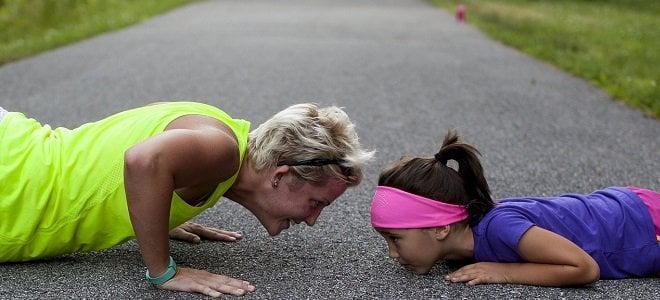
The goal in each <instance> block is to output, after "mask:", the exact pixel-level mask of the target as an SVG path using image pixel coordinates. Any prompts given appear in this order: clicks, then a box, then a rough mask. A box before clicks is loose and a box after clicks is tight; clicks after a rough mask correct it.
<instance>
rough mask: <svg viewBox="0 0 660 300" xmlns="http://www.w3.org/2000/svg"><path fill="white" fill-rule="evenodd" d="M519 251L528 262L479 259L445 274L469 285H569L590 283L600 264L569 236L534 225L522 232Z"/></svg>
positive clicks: (595, 277) (452, 279)
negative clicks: (570, 239) (500, 261)
mask: <svg viewBox="0 0 660 300" xmlns="http://www.w3.org/2000/svg"><path fill="white" fill-rule="evenodd" d="M518 251H519V253H520V256H521V257H522V258H523V259H524V260H525V261H527V262H525V263H491V262H480V263H475V264H471V265H467V266H465V267H462V268H460V269H459V270H457V271H455V272H453V273H451V274H449V275H447V277H446V278H447V279H448V280H449V281H452V282H467V283H468V284H470V285H476V284H486V283H515V284H527V285H539V286H571V285H584V284H589V283H593V282H595V281H597V280H598V279H599V277H600V268H599V267H598V264H597V263H596V261H595V260H594V259H593V258H592V257H591V256H590V255H589V254H587V253H586V252H584V250H582V249H580V247H578V246H577V245H575V244H574V243H573V242H571V241H569V240H568V239H566V238H564V237H562V236H560V235H558V234H555V233H553V232H551V231H548V230H545V229H543V228H540V227H537V226H533V227H531V228H530V229H529V230H527V232H525V234H523V236H522V237H521V238H520V242H519V244H518Z"/></svg>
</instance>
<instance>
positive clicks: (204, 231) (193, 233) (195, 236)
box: [170, 222, 243, 244]
mask: <svg viewBox="0 0 660 300" xmlns="http://www.w3.org/2000/svg"><path fill="white" fill-rule="evenodd" d="M170 237H171V238H173V239H178V240H182V241H186V242H190V243H195V244H196V243H200V242H201V240H202V239H207V240H215V241H224V242H233V241H236V240H238V239H241V238H243V236H242V235H241V234H240V233H238V232H234V231H227V230H222V229H218V228H213V227H206V226H203V225H200V224H197V223H193V222H186V223H184V224H181V225H180V226H178V227H176V228H174V229H172V230H171V231H170Z"/></svg>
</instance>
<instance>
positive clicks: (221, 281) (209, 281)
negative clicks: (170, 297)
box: [158, 267, 254, 297]
mask: <svg viewBox="0 0 660 300" xmlns="http://www.w3.org/2000/svg"><path fill="white" fill-rule="evenodd" d="M158 288H161V289H164V290H170V291H179V292H192V293H200V294H204V295H207V296H210V297H220V296H222V294H231V295H235V296H242V295H245V294H246V293H249V292H252V291H254V286H253V285H251V284H250V283H249V282H247V281H244V280H239V279H234V278H231V277H228V276H224V275H217V274H213V273H210V272H207V271H204V270H197V269H192V268H182V267H178V268H177V272H176V275H175V276H174V277H173V278H172V279H170V280H169V281H167V282H165V283H163V284H161V285H159V286H158Z"/></svg>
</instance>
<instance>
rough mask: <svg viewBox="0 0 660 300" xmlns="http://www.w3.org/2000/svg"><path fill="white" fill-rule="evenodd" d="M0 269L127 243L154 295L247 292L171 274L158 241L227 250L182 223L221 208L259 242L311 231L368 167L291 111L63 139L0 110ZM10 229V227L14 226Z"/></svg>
mask: <svg viewBox="0 0 660 300" xmlns="http://www.w3.org/2000/svg"><path fill="white" fill-rule="evenodd" d="M3 111H4V112H5V113H0V116H1V119H0V141H1V142H0V180H1V181H2V185H0V194H2V195H3V198H2V200H0V262H9V261H27V260H33V259H41V258H47V257H53V256H57V255H61V254H65V253H72V252H85V251H93V250H100V249H106V248H110V247H113V246H115V245H118V244H121V243H123V242H125V241H127V240H129V239H132V238H134V237H135V238H136V239H137V242H138V244H139V246H140V251H141V253H142V257H143V261H144V263H145V264H146V266H147V273H146V277H147V280H148V281H149V282H151V283H152V284H154V285H155V286H157V287H159V288H162V289H167V290H175V291H189V292H198V293H203V294H206V295H209V296H220V295H221V294H223V293H228V294H234V295H242V294H244V293H246V292H250V291H253V290H254V286H252V285H251V284H250V283H249V282H247V281H242V280H238V279H233V278H229V277H226V276H221V275H216V274H212V273H209V272H206V271H203V270H196V269H191V268H182V267H179V268H177V267H176V263H175V262H174V260H173V259H172V257H171V256H170V253H169V242H168V233H169V236H171V237H173V238H180V239H184V240H188V241H192V242H198V241H199V239H200V238H201V237H204V238H209V239H217V240H227V241H231V240H235V239H237V238H240V235H239V234H238V233H235V232H228V231H221V230H218V229H213V228H206V227H204V226H201V225H198V224H192V223H185V222H186V221H187V220H190V219H191V218H193V217H194V216H196V215H198V214H199V213H201V212H202V211H203V210H205V209H207V208H210V207H212V206H213V205H214V204H215V203H216V202H217V201H218V200H219V199H220V198H221V196H224V197H226V198H228V199H230V200H232V201H235V202H237V203H239V204H240V205H242V206H243V207H245V208H246V209H248V210H249V211H250V212H252V213H253V214H254V215H255V216H256V217H257V219H258V220H259V221H260V222H261V224H262V225H263V226H264V227H265V228H266V230H267V231H268V233H269V234H270V235H277V234H279V233H280V232H281V231H282V230H284V229H286V228H288V226H289V224H290V222H296V223H300V222H305V223H306V224H308V225H309V226H312V225H314V223H315V222H316V218H317V217H318V216H319V214H320V213H321V211H322V210H323V208H324V207H325V206H327V205H329V204H330V203H332V202H333V201H334V200H335V199H336V198H337V197H339V196H340V195H341V194H342V193H343V192H344V191H345V190H346V189H347V187H351V186H355V185H357V184H359V183H360V181H361V179H362V167H363V165H364V164H365V163H366V162H367V161H368V160H369V159H370V158H371V157H372V156H373V153H372V152H367V151H365V150H363V149H362V148H361V146H360V144H359V141H358V137H357V134H356V133H355V130H354V125H353V124H352V123H351V121H350V120H349V118H348V116H347V115H346V113H345V112H344V111H342V110H341V109H339V108H337V107H327V108H319V107H317V106H316V105H313V104H298V105H293V106H291V107H289V108H287V109H285V110H283V111H281V112H279V113H277V114H276V115H274V116H273V117H272V118H271V119H269V120H267V121H266V122H265V123H263V124H262V125H260V126H259V127H258V128H256V129H255V130H253V131H252V132H249V133H248V131H249V126H250V124H249V123H248V122H247V121H244V120H239V119H233V118H231V117H230V116H229V115H227V114H226V113H224V112H223V111H221V110H220V109H218V108H216V107H213V106H210V105H206V104H202V103H194V102H170V103H157V104H155V105H149V106H145V107H141V108H136V109H132V110H128V111H124V112H120V113H118V114H115V115H112V116H109V117H107V118H105V119H103V120H100V121H98V122H93V123H87V124H84V125H82V126H80V127H78V128H75V129H72V130H70V129H66V128H56V129H54V130H53V129H51V128H50V127H49V126H48V125H44V126H42V125H41V124H40V123H38V122H37V121H36V120H34V119H29V118H26V117H25V116H24V115H23V114H21V113H18V112H8V113H7V112H6V111H5V110H3V109H1V108H0V112H3ZM17 224H19V225H17Z"/></svg>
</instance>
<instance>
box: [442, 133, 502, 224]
mask: <svg viewBox="0 0 660 300" xmlns="http://www.w3.org/2000/svg"><path fill="white" fill-rule="evenodd" d="M480 154H481V153H479V150H477V148H475V147H474V146H472V145H470V144H467V143H465V142H463V141H461V140H460V138H459V136H458V134H457V133H456V131H455V130H449V131H448V132H447V135H446V136H445V139H444V141H443V142H442V146H441V147H440V151H439V152H438V153H437V154H435V156H434V158H435V159H436V160H438V162H440V163H441V164H443V165H445V166H446V165H447V162H448V161H449V160H454V161H456V163H457V164H458V170H456V171H457V172H458V174H459V175H460V177H461V179H462V181H463V186H464V188H465V192H466V193H467V196H468V197H467V198H469V200H468V201H467V203H465V202H461V203H457V204H464V205H466V206H467V210H468V214H469V215H470V223H471V224H475V223H476V222H479V221H480V220H481V219H482V218H483V217H484V216H485V215H486V213H488V212H489V211H490V210H491V209H492V208H493V207H494V206H495V204H494V202H493V199H492V198H491V196H490V188H489V187H488V182H486V178H485V177H484V171H483V167H482V166H481V162H480V161H479V157H478V156H479V155H480Z"/></svg>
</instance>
